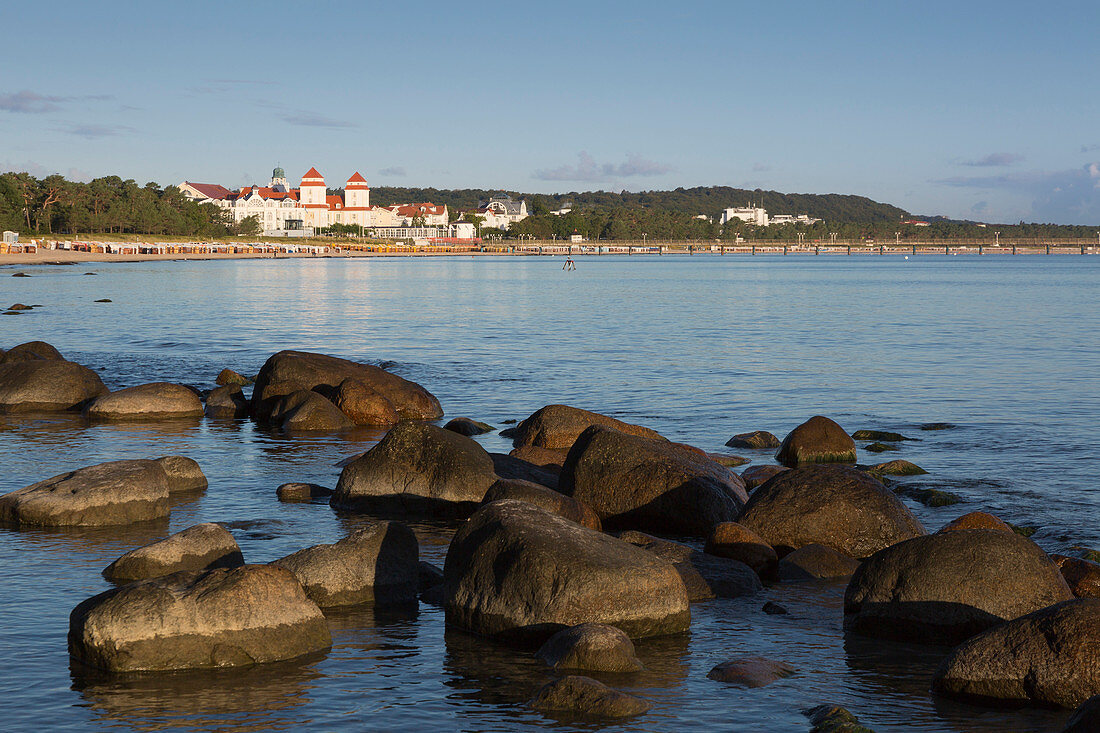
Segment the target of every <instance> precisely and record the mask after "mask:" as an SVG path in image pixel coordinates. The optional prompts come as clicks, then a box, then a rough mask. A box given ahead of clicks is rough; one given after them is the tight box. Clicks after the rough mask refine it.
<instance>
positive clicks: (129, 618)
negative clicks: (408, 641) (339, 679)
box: [69, 565, 332, 672]
mask: <svg viewBox="0 0 1100 733" xmlns="http://www.w3.org/2000/svg"><path fill="white" fill-rule="evenodd" d="M330 646H332V637H331V636H330V635H329V630H328V623H327V622H326V621H325V617H324V615H323V614H322V613H321V610H320V609H319V608H318V607H317V604H315V603H314V602H313V601H311V600H310V599H309V597H308V596H307V595H306V592H305V591H304V590H302V586H301V585H300V584H299V583H298V581H297V580H296V579H295V578H294V574H293V573H291V572H290V571H289V570H286V569H284V568H279V567H275V566H272V565H244V566H242V567H239V568H229V569H225V568H219V569H215V570H205V571H201V572H182V573H174V574H172V575H166V576H163V577H160V578H154V579H152V580H144V581H139V582H137V583H131V584H130V585H124V586H122V587H121V588H116V589H114V590H109V591H107V592H105V593H100V594H99V595H97V596H93V597H92V598H89V599H88V600H86V601H84V602H83V603H81V604H80V605H78V606H77V607H76V608H75V609H73V612H72V614H70V616H69V654H71V655H72V656H73V657H74V658H75V659H77V660H78V661H80V662H82V663H84V664H87V665H89V666H91V667H96V668H98V669H104V670H108V671H110V672H140V671H155V670H171V669H201V668H214V667H234V666H241V665H250V664H258V663H263V662H275V661H279V660H282V659H292V658H294V657H299V656H302V655H304V654H309V653H311V652H318V651H322V650H324V649H327V648H328V647H330Z"/></svg>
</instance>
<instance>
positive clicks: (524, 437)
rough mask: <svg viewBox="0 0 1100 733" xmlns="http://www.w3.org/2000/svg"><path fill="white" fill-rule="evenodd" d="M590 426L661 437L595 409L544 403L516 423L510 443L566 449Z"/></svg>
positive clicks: (658, 438)
mask: <svg viewBox="0 0 1100 733" xmlns="http://www.w3.org/2000/svg"><path fill="white" fill-rule="evenodd" d="M593 425H598V426H600V427H604V428H611V429H613V430H618V431H619V432H621V433H626V434H627V435H637V436H641V437H644V438H652V439H654V440H664V439H663V438H662V437H661V435H660V434H659V433H657V432H656V431H655V430H650V429H649V428H646V427H642V426H641V425H631V424H630V423H625V422H622V421H621V420H616V419H615V418H613V417H608V416H607V415H601V414H599V413H598V412H589V411H588V410H581V409H580V408H577V407H569V406H568V405H547V406H546V407H543V408H541V409H539V410H536V411H535V412H534V413H533V414H532V415H531V416H530V417H528V418H527V419H526V420H524V421H523V422H521V423H520V424H519V425H517V426H516V429H515V430H516V433H515V438H514V439H513V441H512V445H513V446H514V447H516V448H519V447H520V446H524V445H533V446H537V447H539V448H552V449H565V450H568V449H569V448H570V447H572V445H573V443H575V442H576V441H577V438H579V437H580V436H581V433H583V432H584V431H585V430H587V429H588V428H590V427H592V426H593Z"/></svg>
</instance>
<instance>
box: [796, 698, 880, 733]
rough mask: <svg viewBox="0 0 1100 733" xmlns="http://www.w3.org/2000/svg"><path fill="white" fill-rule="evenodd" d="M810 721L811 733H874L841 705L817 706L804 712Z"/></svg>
mask: <svg viewBox="0 0 1100 733" xmlns="http://www.w3.org/2000/svg"><path fill="white" fill-rule="evenodd" d="M802 714H803V715H805V716H806V717H807V718H809V719H810V725H812V726H813V727H812V728H810V733H874V731H873V730H871V729H870V728H867V727H864V726H862V725H860V724H859V718H857V717H856V716H854V715H852V713H851V712H849V711H848V710H847V709H845V708H842V707H840V706H839V705H817V706H816V707H812V708H809V709H807V710H803V711H802Z"/></svg>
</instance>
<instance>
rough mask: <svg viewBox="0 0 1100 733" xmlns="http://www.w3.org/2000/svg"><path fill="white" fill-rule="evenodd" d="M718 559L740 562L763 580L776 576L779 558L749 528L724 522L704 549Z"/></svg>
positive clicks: (708, 539) (709, 538) (717, 527)
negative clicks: (724, 558)
mask: <svg viewBox="0 0 1100 733" xmlns="http://www.w3.org/2000/svg"><path fill="white" fill-rule="evenodd" d="M704 549H705V550H706V552H708V553H709V554H711V555H717V556H718V557H728V558H730V559H733V560H739V561H741V562H743V563H745V564H746V565H748V566H749V567H750V568H752V569H753V570H754V571H756V574H757V575H759V576H761V577H763V578H770V577H773V576H774V575H775V570H776V564H777V563H778V562H779V558H778V556H777V555H776V553H775V550H774V549H772V546H771V545H769V544H768V543H767V542H765V541H764V539H763V538H762V537H761V536H760V535H758V534H756V532H753V531H752V530H751V529H749V528H748V527H745V526H744V525H741V524H738V523H737V522H723V523H721V524H719V525H717V526H716V527H715V528H714V531H713V532H711V534H710V537H708V538H707V544H706V547H705V548H704Z"/></svg>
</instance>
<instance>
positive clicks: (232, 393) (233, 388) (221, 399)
mask: <svg viewBox="0 0 1100 733" xmlns="http://www.w3.org/2000/svg"><path fill="white" fill-rule="evenodd" d="M205 412H206V416H207V417H209V418H213V419H215V420H237V419H240V418H243V417H248V400H247V399H246V398H245V396H244V392H242V391H241V387H240V385H237V384H230V385H226V386H225V387H217V388H215V389H212V390H210V394H208V395H207V396H206V408H205Z"/></svg>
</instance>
